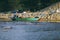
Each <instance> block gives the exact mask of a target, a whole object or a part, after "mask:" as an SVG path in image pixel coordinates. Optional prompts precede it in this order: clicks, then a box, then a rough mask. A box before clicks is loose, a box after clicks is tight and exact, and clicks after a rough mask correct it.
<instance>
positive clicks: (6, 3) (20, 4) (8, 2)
mask: <svg viewBox="0 0 60 40" xmlns="http://www.w3.org/2000/svg"><path fill="white" fill-rule="evenodd" d="M59 1H60V0H0V12H5V11H11V10H30V11H38V10H41V9H43V8H45V7H48V6H49V5H51V4H53V3H56V2H59Z"/></svg>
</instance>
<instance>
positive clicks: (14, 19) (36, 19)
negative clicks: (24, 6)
mask: <svg viewBox="0 0 60 40" xmlns="http://www.w3.org/2000/svg"><path fill="white" fill-rule="evenodd" d="M38 19H39V17H34V18H30V17H27V18H21V17H18V16H14V17H13V18H12V21H31V22H34V21H35V22H36V21H38Z"/></svg>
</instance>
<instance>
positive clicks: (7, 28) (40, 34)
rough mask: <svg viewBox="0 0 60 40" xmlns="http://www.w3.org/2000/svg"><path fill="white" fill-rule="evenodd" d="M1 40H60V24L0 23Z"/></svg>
mask: <svg viewBox="0 0 60 40" xmlns="http://www.w3.org/2000/svg"><path fill="white" fill-rule="evenodd" d="M0 40H60V23H49V22H40V23H38V22H0Z"/></svg>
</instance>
